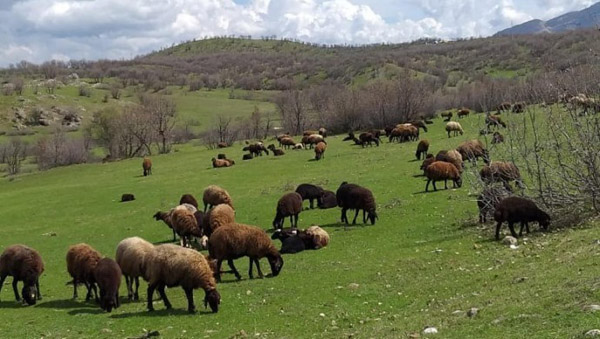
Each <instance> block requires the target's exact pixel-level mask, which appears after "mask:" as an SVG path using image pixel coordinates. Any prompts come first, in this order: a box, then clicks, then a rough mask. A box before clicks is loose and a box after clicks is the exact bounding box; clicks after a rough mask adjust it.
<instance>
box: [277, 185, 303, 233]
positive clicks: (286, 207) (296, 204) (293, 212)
mask: <svg viewBox="0 0 600 339" xmlns="http://www.w3.org/2000/svg"><path fill="white" fill-rule="evenodd" d="M275 212H276V213H275V219H273V228H274V229H278V228H279V229H281V228H283V222H284V218H285V217H290V223H291V224H292V227H296V228H297V227H298V215H299V214H300V212H302V196H301V195H300V194H298V193H296V192H292V193H287V194H284V195H283V196H282V197H281V198H280V199H279V201H278V202H277V209H276V211H275Z"/></svg>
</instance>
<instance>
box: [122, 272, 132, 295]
mask: <svg viewBox="0 0 600 339" xmlns="http://www.w3.org/2000/svg"><path fill="white" fill-rule="evenodd" d="M123 275H124V276H125V286H127V299H129V300H131V299H133V292H132V291H131V283H130V280H129V276H128V275H127V274H123Z"/></svg>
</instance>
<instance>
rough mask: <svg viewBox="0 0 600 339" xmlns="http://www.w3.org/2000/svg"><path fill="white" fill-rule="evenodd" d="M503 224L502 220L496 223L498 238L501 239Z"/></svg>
mask: <svg viewBox="0 0 600 339" xmlns="http://www.w3.org/2000/svg"><path fill="white" fill-rule="evenodd" d="M501 226H502V221H498V224H496V240H500V227H501Z"/></svg>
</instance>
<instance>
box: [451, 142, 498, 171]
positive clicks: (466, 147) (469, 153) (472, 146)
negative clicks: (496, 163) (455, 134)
mask: <svg viewBox="0 0 600 339" xmlns="http://www.w3.org/2000/svg"><path fill="white" fill-rule="evenodd" d="M456 150H457V151H458V152H459V153H460V155H461V156H462V158H463V160H470V161H471V162H472V163H473V164H474V165H475V164H477V159H478V158H483V162H484V163H486V164H489V163H490V158H489V154H488V151H487V149H485V146H484V145H483V143H482V142H481V141H479V140H468V141H465V142H463V143H462V144H460V145H459V146H458V147H457V148H456Z"/></svg>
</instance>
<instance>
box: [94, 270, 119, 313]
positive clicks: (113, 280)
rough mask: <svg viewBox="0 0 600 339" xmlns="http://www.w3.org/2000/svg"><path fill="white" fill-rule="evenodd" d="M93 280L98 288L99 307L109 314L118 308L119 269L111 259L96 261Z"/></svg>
mask: <svg viewBox="0 0 600 339" xmlns="http://www.w3.org/2000/svg"><path fill="white" fill-rule="evenodd" d="M94 279H95V280H96V283H97V284H98V287H99V288H100V307H101V308H102V309H103V310H105V311H107V312H109V313H110V312H111V311H112V310H113V308H119V306H120V305H121V304H120V302H119V286H121V268H120V267H119V265H118V264H117V263H116V262H115V261H114V260H112V259H109V258H104V259H101V260H100V261H98V265H96V268H95V269H94Z"/></svg>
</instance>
